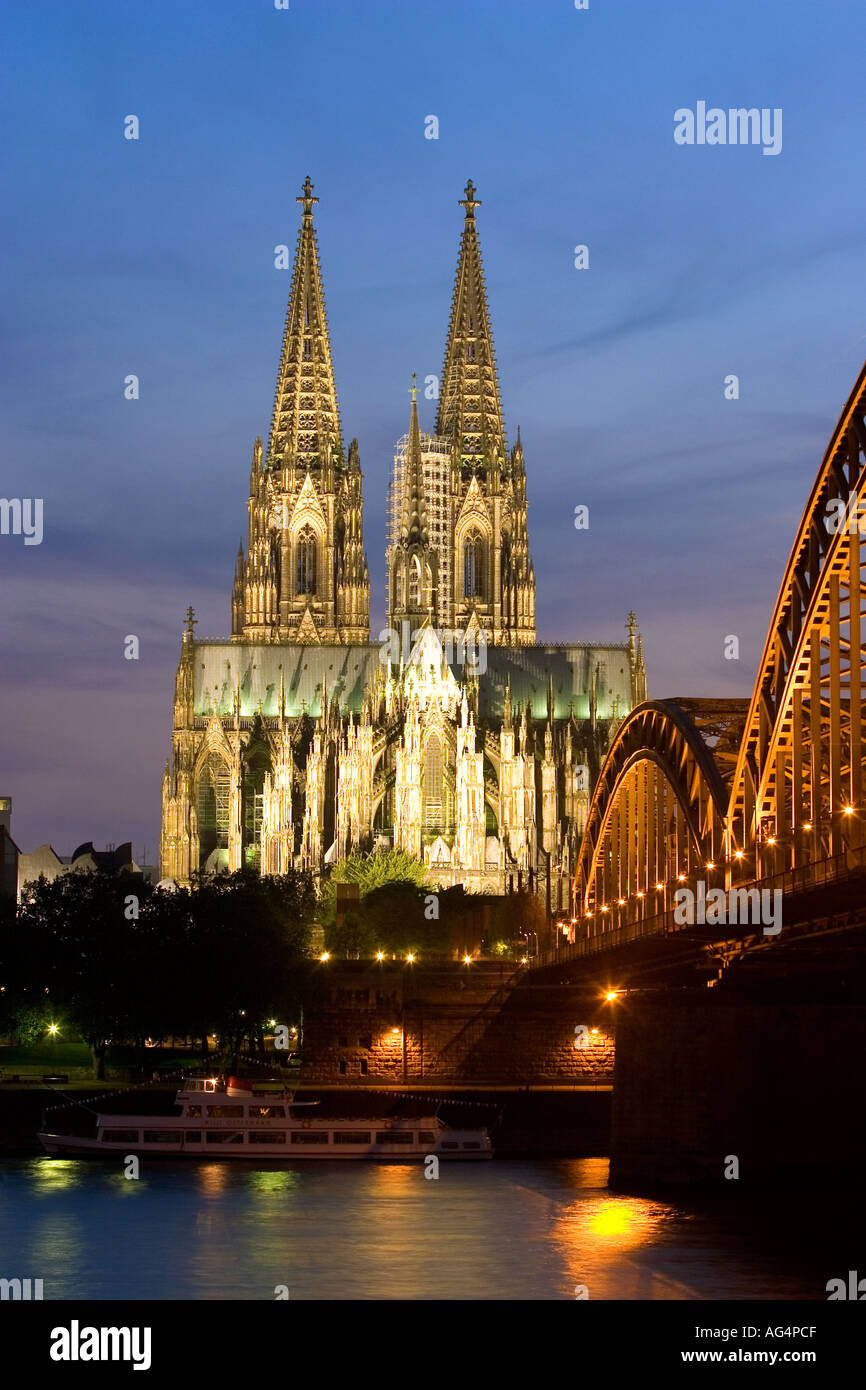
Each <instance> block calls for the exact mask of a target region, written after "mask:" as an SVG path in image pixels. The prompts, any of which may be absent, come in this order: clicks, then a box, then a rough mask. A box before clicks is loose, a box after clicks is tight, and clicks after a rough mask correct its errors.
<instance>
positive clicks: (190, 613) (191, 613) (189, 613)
mask: <svg viewBox="0 0 866 1390" xmlns="http://www.w3.org/2000/svg"><path fill="white" fill-rule="evenodd" d="M197 622H198V618H197V617H196V616H195V609H194V608H193V606H192V604H190V606H189V608H188V609H187V610H186V630H187V632H188V633H189V635H190V637H192V636H194V633H195V625H196V623H197Z"/></svg>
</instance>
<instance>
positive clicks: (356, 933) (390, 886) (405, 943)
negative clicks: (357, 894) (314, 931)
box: [326, 879, 448, 957]
mask: <svg viewBox="0 0 866 1390" xmlns="http://www.w3.org/2000/svg"><path fill="white" fill-rule="evenodd" d="M443 896H444V895H443ZM431 904H432V906H431ZM433 912H436V913H439V914H440V915H439V916H433V915H431V914H432V913H433ZM326 939H327V944H328V947H329V949H330V950H333V951H334V952H335V954H337V955H348V956H354V955H356V954H357V955H359V956H361V957H369V956H373V955H375V953H376V952H377V951H384V952H385V954H386V955H391V954H392V953H393V954H395V955H401V954H405V953H406V952H407V951H423V952H426V953H429V952H432V953H434V954H438V953H440V952H443V951H447V949H448V928H447V921H446V920H444V919H443V917H442V915H441V913H440V909H439V898H437V895H435V894H434V893H432V891H431V890H430V889H429V888H424V887H419V885H418V884H417V883H412V882H408V881H405V880H403V881H401V880H399V879H395V880H394V881H393V882H391V883H383V884H382V886H381V887H380V888H374V889H372V890H371V891H370V892H368V893H367V895H366V897H364V898H363V900H362V901H361V902H360V903H359V904H358V906H357V907H355V908H353V909H352V910H351V911H350V912H348V913H347V914H346V917H345V920H344V922H343V923H342V925H341V926H340V927H337V926H334V927H331V928H330V929H329V930H328V932H327V938H326Z"/></svg>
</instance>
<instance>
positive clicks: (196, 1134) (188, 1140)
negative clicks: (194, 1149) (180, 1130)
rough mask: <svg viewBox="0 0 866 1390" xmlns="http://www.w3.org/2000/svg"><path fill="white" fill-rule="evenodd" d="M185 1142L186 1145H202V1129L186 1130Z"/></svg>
mask: <svg viewBox="0 0 866 1390" xmlns="http://www.w3.org/2000/svg"><path fill="white" fill-rule="evenodd" d="M183 1142H184V1143H185V1144H200V1143H201V1130H200V1129H188V1130H186V1131H185V1133H184V1136H183Z"/></svg>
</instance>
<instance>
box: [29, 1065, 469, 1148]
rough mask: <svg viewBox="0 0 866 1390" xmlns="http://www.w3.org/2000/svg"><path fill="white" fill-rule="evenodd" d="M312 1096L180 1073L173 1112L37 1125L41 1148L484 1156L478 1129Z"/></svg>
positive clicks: (110, 1116)
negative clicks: (321, 1110) (65, 1128)
mask: <svg viewBox="0 0 866 1390" xmlns="http://www.w3.org/2000/svg"><path fill="white" fill-rule="evenodd" d="M318 1103H319V1102H318V1101H296V1100H295V1098H294V1093H293V1092H292V1091H288V1090H281V1091H270V1092H260V1091H256V1092H254V1091H253V1087H252V1082H251V1081H247V1080H239V1079H238V1078H237V1077H230V1078H229V1080H228V1082H227V1083H225V1084H224V1083H223V1082H222V1081H219V1080H205V1081H187V1082H186V1083H185V1085H184V1088H183V1090H180V1091H178V1092H177V1095H176V1096H175V1105H176V1106H179V1107H180V1114H179V1115H176V1116H169V1115H97V1117H96V1138H95V1139H94V1138H93V1137H90V1138H81V1137H79V1136H78V1135H74V1134H48V1133H44V1132H43V1133H40V1134H39V1140H40V1142H41V1144H42V1146H43V1148H44V1149H45V1150H46V1152H47V1153H49V1154H55V1155H62V1156H64V1157H75V1156H77V1155H84V1154H89V1155H92V1154H111V1153H116V1154H129V1153H135V1154H163V1155H170V1156H172V1157H175V1158H191V1157H194V1158H210V1159H213V1158H217V1159H220V1158H247V1159H249V1158H265V1159H274V1158H278V1159H279V1158H286V1159H287V1160H290V1161H292V1162H294V1160H295V1159H299V1158H380V1159H391V1160H394V1159H408V1158H429V1157H430V1156H431V1155H434V1156H435V1157H436V1158H460V1159H477V1158H490V1157H492V1154H493V1146H492V1144H491V1142H490V1136H489V1135H488V1133H487V1130H486V1129H450V1128H449V1127H448V1126H447V1125H446V1124H445V1123H444V1122H443V1121H442V1120H440V1119H439V1117H438V1116H437V1115H434V1116H431V1117H428V1118H425V1119H421V1120H418V1119H406V1118H399V1119H394V1118H387V1119H378V1120H371V1119H355V1118H352V1119H329V1118H326V1117H324V1116H321V1115H316V1114H315V1113H314V1112H315V1108H316V1106H317V1105H318Z"/></svg>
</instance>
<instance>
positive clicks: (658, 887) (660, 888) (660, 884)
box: [656, 883, 664, 893]
mask: <svg viewBox="0 0 866 1390" xmlns="http://www.w3.org/2000/svg"><path fill="white" fill-rule="evenodd" d="M663 888H664V884H663V883H657V884H656V892H657V893H661V891H662V889H663Z"/></svg>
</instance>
